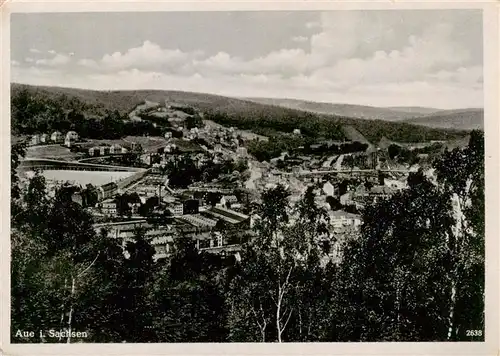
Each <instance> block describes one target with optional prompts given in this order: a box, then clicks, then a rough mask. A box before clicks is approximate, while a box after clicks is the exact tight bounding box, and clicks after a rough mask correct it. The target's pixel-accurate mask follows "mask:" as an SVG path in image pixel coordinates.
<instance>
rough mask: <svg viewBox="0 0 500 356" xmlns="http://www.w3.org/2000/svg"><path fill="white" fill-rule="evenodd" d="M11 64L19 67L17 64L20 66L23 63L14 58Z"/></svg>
mask: <svg viewBox="0 0 500 356" xmlns="http://www.w3.org/2000/svg"><path fill="white" fill-rule="evenodd" d="M10 64H11V65H12V66H14V67H17V66H19V65H20V64H21V63H19V62H18V61H16V60H15V59H12V60H11V61H10Z"/></svg>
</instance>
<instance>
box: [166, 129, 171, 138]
mask: <svg viewBox="0 0 500 356" xmlns="http://www.w3.org/2000/svg"><path fill="white" fill-rule="evenodd" d="M165 138H166V139H170V138H172V132H171V131H167V132H165Z"/></svg>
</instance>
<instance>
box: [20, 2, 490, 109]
mask: <svg viewBox="0 0 500 356" xmlns="http://www.w3.org/2000/svg"><path fill="white" fill-rule="evenodd" d="M11 81H12V82H17V83H25V84H33V85H49V86H64V87H75V88H85V89H97V90H119V89H120V90H124V89H167V90H183V91H194V92H205V93H213V94H220V95H227V96H232V97H269V98H291V99H303V100H310V101H320V102H329V103H348V104H360V105H371V106H423V107H433V108H441V109H456V108H465V107H483V35H482V13H481V11H480V10H372V11H367V10H365V11H358V10H356V11H354V10H349V11H328V12H312V11H311V12H304V11H291V12H281V11H253V12H248V11H245V12H243V11H240V12H155V13H152V12H151V13H148V12H139V13H131V12H128V13H127V12H121V13H118V12H117V13H28V14H26V13H24V14H21V13H15V14H12V16H11Z"/></svg>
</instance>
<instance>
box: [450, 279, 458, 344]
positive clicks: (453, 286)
mask: <svg viewBox="0 0 500 356" xmlns="http://www.w3.org/2000/svg"><path fill="white" fill-rule="evenodd" d="M456 298H457V287H456V283H455V281H454V280H452V281H451V298H450V312H449V315H448V341H450V340H451V338H452V337H453V329H454V326H455V325H454V324H455V323H454V315H455V303H456Z"/></svg>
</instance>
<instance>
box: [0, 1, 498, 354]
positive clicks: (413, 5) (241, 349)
mask: <svg viewBox="0 0 500 356" xmlns="http://www.w3.org/2000/svg"><path fill="white" fill-rule="evenodd" d="M0 1H1V0H0ZM496 4H499V3H496ZM496 4H495V1H454V2H451V1H450V2H435V1H420V2H415V1H401V0H399V1H396V0H393V1H377V0H372V1H370V2H361V1H338V0H337V1H330V2H324V1H323V2H319V1H296V2H291V1H273V2H262V1H261V2H248V1H247V2H236V1H230V0H219V1H217V2H208V1H203V0H199V1H189V2H171V1H154V2H153V1H149V2H136V1H129V0H113V1H109V0H108V1H106V2H101V1H87V2H82V1H73V0H65V1H52V2H46V1H34V0H32V1H22V0H20V1H16V2H8V1H7V2H5V3H4V4H3V5H2V14H1V16H2V17H1V32H0V33H1V37H0V38H1V42H0V45H1V52H0V54H1V56H0V58H1V61H2V70H1V72H0V78H1V87H0V88H1V89H0V92H1V94H2V95H1V103H0V105H1V106H0V107H1V109H0V110H1V119H0V127H1V131H0V132H1V137H0V155H1V157H2V159H3V162H2V163H3V164H2V165H0V204H1V206H0V212H1V214H0V232H1V237H0V256H1V258H0V263H1V269H0V282H1V283H0V286H1V289H0V290H1V302H2V304H1V306H2V308H1V309H0V312H1V314H0V316H1V320H0V321H1V324H0V345H1V346H0V353H2V352H3V353H5V354H9V355H11V354H12V355H14V354H15V355H18V354H23V355H30V354H33V355H48V354H69V353H71V354H94V355H95V354H103V355H104V354H109V355H123V354H151V355H156V354H171V355H185V354H190V355H195V354H197V355H220V354H239V355H240V354H244V355H249V354H259V355H264V354H272V355H280V354H289V355H302V354H317V355H323V354H329V355H338V354H352V355H402V354H405V355H409V354H413V355H437V354H441V355H444V354H446V355H497V354H498V353H499V346H498V345H499V343H498V340H499V339H500V333H499V330H500V329H499V320H500V315H499V309H498V301H499V275H498V268H499V263H498V256H499V253H500V249H499V246H500V245H499V242H498V241H499V238H498V235H497V234H496V232H497V231H500V229H499V219H498V212H499V211H500V210H499V205H498V203H499V189H498V184H499V182H500V176H499V169H498V167H499V155H498V153H499V147H498V142H499V138H500V135H499V134H500V129H499V127H500V126H499V120H498V114H499V112H500V110H499V107H500V105H499V102H500V101H499V98H500V95H499V93H500V90H499V89H500V88H499V74H500V72H499V57H498V49H499V28H498V23H499V15H500V11H499V6H498V5H496ZM436 8H440V9H452V8H453V9H455V8H457V9H465V8H470V9H483V20H484V21H483V41H484V93H485V94H484V98H485V106H484V107H485V111H484V113H485V126H484V127H485V140H486V142H485V149H486V155H485V167H486V172H485V179H486V207H487V208H486V261H487V263H486V299H485V302H486V311H485V313H486V323H485V324H486V329H485V340H486V341H485V342H482V343H479V342H459V343H458V342H457V343H455V342H453V343H447V342H436V343H432V342H411V343H410V342H408V343H396V342H394V343H388V342H379V343H307V344H299V343H286V344H258V343H252V344H238V343H228V344H203V343H200V344H189V343H184V344H78V345H76V344H72V345H60V344H36V345H35V344H10V342H9V336H10V331H9V324H10V322H9V319H10V293H9V291H10V273H9V271H10V258H9V256H10V221H9V220H10V173H9V172H10V166H9V165H10V163H9V162H10V159H9V157H10V114H9V113H10V80H9V78H10V17H9V16H10V13H13V12H109V11H229V10H230V11H257V10H266V11H267V10H285V11H300V10H302V11H306V10H307V11H314V10H354V9H436Z"/></svg>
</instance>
